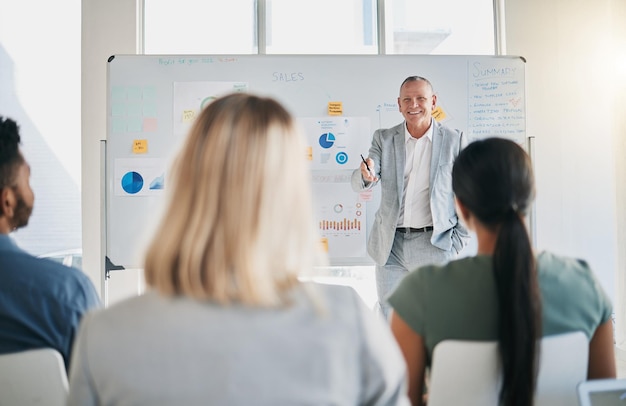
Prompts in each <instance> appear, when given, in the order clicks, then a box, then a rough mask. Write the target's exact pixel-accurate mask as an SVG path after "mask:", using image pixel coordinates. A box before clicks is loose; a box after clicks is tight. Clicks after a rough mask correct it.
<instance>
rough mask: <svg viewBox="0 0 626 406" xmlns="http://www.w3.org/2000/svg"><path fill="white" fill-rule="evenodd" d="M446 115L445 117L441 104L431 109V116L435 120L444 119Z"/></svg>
mask: <svg viewBox="0 0 626 406" xmlns="http://www.w3.org/2000/svg"><path fill="white" fill-rule="evenodd" d="M446 117H447V116H446V112H445V111H443V109H442V108H441V106H437V107H435V108H434V109H433V118H434V119H435V120H437V121H438V122H439V121H441V120H444V119H445V118H446Z"/></svg>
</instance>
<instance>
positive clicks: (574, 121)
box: [505, 0, 626, 343]
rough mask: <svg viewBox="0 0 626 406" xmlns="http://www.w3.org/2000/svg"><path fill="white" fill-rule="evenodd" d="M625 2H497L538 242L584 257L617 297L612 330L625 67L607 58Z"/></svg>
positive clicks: (618, 265)
mask: <svg viewBox="0 0 626 406" xmlns="http://www.w3.org/2000/svg"><path fill="white" fill-rule="evenodd" d="M625 10H626V2H624V1H623V0H595V1H593V2H589V1H578V0H576V1H575V0H506V2H505V13H506V24H505V30H506V45H507V53H508V54H515V55H522V56H524V57H526V59H527V61H528V62H527V66H526V72H527V77H526V86H527V118H528V121H527V124H528V133H529V135H534V136H535V137H536V155H535V165H536V177H537V218H536V234H537V245H538V248H540V249H542V248H543V249H549V250H552V251H555V252H557V253H561V254H565V255H571V256H575V257H579V258H583V259H585V260H587V261H588V262H589V263H590V265H591V266H592V268H593V269H594V271H595V273H596V275H597V276H598V278H599V279H600V281H601V283H602V285H603V286H604V288H605V289H606V290H607V292H608V293H609V295H611V296H612V297H613V299H614V303H616V305H617V307H616V314H617V321H618V326H620V327H618V337H619V336H620V335H621V336H622V337H623V334H622V333H621V331H622V330H623V326H622V325H623V323H624V317H623V316H624V306H623V305H622V304H621V302H617V301H616V298H617V297H618V294H617V293H618V292H619V293H620V295H619V297H620V300H621V296H623V292H624V285H623V283H622V284H621V285H619V286H620V288H619V289H617V288H616V281H617V280H618V278H620V280H623V278H624V266H625V260H624V248H622V246H623V245H624V242H625V234H624V232H623V231H622V230H623V229H624V226H625V225H626V222H625V220H624V214H623V213H622V211H623V207H624V203H625V202H626V199H625V197H624V186H623V185H624V179H625V178H626V174H625V173H624V165H623V164H622V163H621V161H622V160H623V157H624V156H625V152H626V147H625V145H624V142H623V137H624V126H625V125H626V116H624V114H623V113H622V111H620V110H623V107H621V108H620V105H618V104H616V103H615V102H616V101H617V98H618V97H621V100H622V104H621V106H623V105H624V104H623V101H624V94H623V89H624V75H623V74H626V72H622V73H621V74H620V73H619V72H617V71H616V70H615V62H616V55H618V54H619V53H620V52H622V53H623V52H624V49H626V48H624V30H623V24H624V21H626V18H624V15H625ZM620 16H621V18H619V17H620ZM620 31H621V32H620ZM620 44H621V45H620ZM620 89H621V92H620ZM616 163H618V164H619V166H618V167H616ZM616 168H620V169H619V171H616ZM618 237H619V239H618ZM618 247H619V249H618ZM618 252H619V253H620V256H619V257H618ZM621 340H623V338H622V339H621ZM618 341H619V339H618ZM618 343H619V342H618Z"/></svg>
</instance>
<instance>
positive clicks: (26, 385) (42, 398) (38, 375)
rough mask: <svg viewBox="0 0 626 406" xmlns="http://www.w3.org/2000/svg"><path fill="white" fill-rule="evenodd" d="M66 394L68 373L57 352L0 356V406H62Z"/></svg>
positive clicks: (46, 351)
mask: <svg viewBox="0 0 626 406" xmlns="http://www.w3.org/2000/svg"><path fill="white" fill-rule="evenodd" d="M67 393H68V382H67V373H66V371H65V364H64V363H63V357H62V356H61V354H60V353H59V352H58V351H56V350H54V349H51V348H42V349H37V350H28V351H22V352H16V353H10V354H3V355H0V406H5V405H6V406H9V405H11V406H14V405H19V406H31V405H33V406H34V405H38V406H43V405H45V406H65V405H66V403H67Z"/></svg>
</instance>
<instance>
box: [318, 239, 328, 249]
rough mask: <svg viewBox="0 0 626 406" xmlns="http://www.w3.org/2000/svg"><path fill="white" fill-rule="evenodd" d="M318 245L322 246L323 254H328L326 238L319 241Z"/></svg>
mask: <svg viewBox="0 0 626 406" xmlns="http://www.w3.org/2000/svg"><path fill="white" fill-rule="evenodd" d="M320 243H321V244H322V250H323V251H324V252H328V238H326V237H322V238H321V239H320Z"/></svg>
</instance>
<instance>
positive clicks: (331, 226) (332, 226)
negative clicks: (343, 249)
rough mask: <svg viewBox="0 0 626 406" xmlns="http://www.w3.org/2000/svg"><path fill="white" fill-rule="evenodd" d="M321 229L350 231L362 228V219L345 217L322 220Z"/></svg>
mask: <svg viewBox="0 0 626 406" xmlns="http://www.w3.org/2000/svg"><path fill="white" fill-rule="evenodd" d="M319 225H320V230H322V231H326V230H338V231H350V230H359V231H360V230H361V221H360V220H358V219H354V220H350V219H347V218H344V219H343V220H339V221H337V220H321V221H320V223H319Z"/></svg>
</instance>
